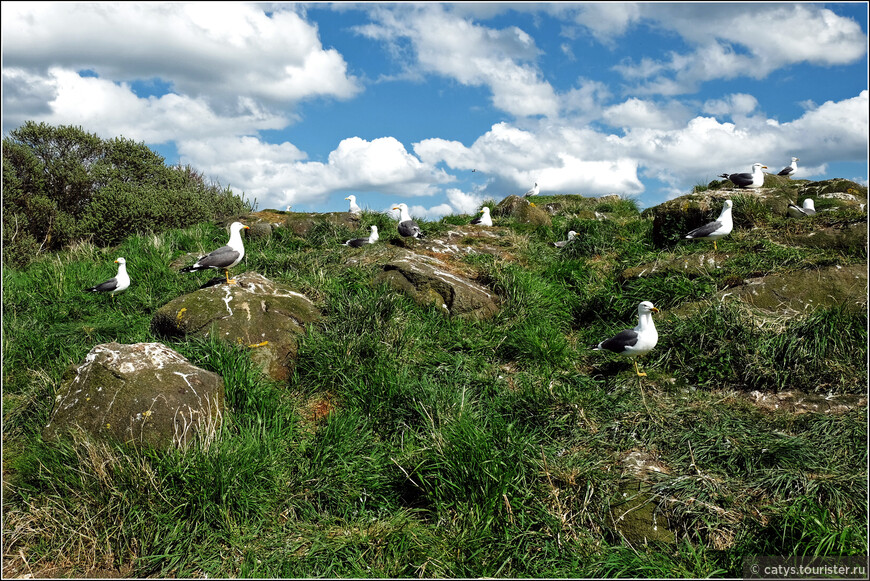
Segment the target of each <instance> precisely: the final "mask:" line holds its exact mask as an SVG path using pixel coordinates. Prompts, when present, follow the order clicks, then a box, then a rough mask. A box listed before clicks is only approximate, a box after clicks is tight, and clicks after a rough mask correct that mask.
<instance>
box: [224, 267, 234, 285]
mask: <svg viewBox="0 0 870 581" xmlns="http://www.w3.org/2000/svg"><path fill="white" fill-rule="evenodd" d="M224 272H226V273H227V284H233V283H234V282H236V279H232V280H230V271H229V270H225V271H224Z"/></svg>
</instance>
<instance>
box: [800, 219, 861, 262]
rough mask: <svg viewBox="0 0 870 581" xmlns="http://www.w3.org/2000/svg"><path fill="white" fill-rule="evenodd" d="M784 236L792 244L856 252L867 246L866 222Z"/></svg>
mask: <svg viewBox="0 0 870 581" xmlns="http://www.w3.org/2000/svg"><path fill="white" fill-rule="evenodd" d="M784 238H785V241H786V242H787V243H788V244H792V245H794V246H812V247H817V248H831V249H834V250H845V251H847V252H849V253H852V254H858V253H860V252H862V251H864V250H865V249H866V248H867V222H866V221H861V222H854V223H851V224H845V225H843V226H840V227H833V226H831V227H827V228H820V229H818V230H814V231H813V232H809V233H802V234H791V235H785V236H784Z"/></svg>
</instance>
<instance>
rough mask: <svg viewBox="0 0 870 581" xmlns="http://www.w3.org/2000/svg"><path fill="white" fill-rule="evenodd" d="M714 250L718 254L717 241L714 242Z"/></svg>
mask: <svg viewBox="0 0 870 581" xmlns="http://www.w3.org/2000/svg"><path fill="white" fill-rule="evenodd" d="M713 250H715V251H716V252H719V247H717V246H716V241H715V240H714V241H713Z"/></svg>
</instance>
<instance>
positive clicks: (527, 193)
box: [523, 182, 541, 198]
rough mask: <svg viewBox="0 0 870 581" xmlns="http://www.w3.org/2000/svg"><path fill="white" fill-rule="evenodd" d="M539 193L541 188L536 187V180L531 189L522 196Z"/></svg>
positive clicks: (526, 196)
mask: <svg viewBox="0 0 870 581" xmlns="http://www.w3.org/2000/svg"><path fill="white" fill-rule="evenodd" d="M540 193H541V188H540V187H538V182H535V186H534V187H533V188H532V189H531V190H529V191H528V192H526V193H525V194H523V197H524V198H528V197H529V196H537V195H538V194H540Z"/></svg>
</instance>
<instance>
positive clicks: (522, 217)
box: [492, 196, 553, 226]
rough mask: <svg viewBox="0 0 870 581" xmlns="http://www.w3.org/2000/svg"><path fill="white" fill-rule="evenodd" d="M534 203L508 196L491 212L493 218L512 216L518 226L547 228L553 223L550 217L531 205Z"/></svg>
mask: <svg viewBox="0 0 870 581" xmlns="http://www.w3.org/2000/svg"><path fill="white" fill-rule="evenodd" d="M533 204H534V202H531V201H530V200H528V199H526V198H521V197H520V196H508V197H506V198H505V199H503V200H502V201H501V202H499V203H498V205H496V207H495V208H493V210H492V214H493V215H494V216H512V217H513V218H514V219H515V220H516V221H517V222H519V223H520V224H531V225H533V226H549V225H550V224H552V223H553V220H552V219H551V218H550V215H549V214H548V213H547V212H546V211H545V210H542V209H541V208H539V207H538V206H536V205H533Z"/></svg>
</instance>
